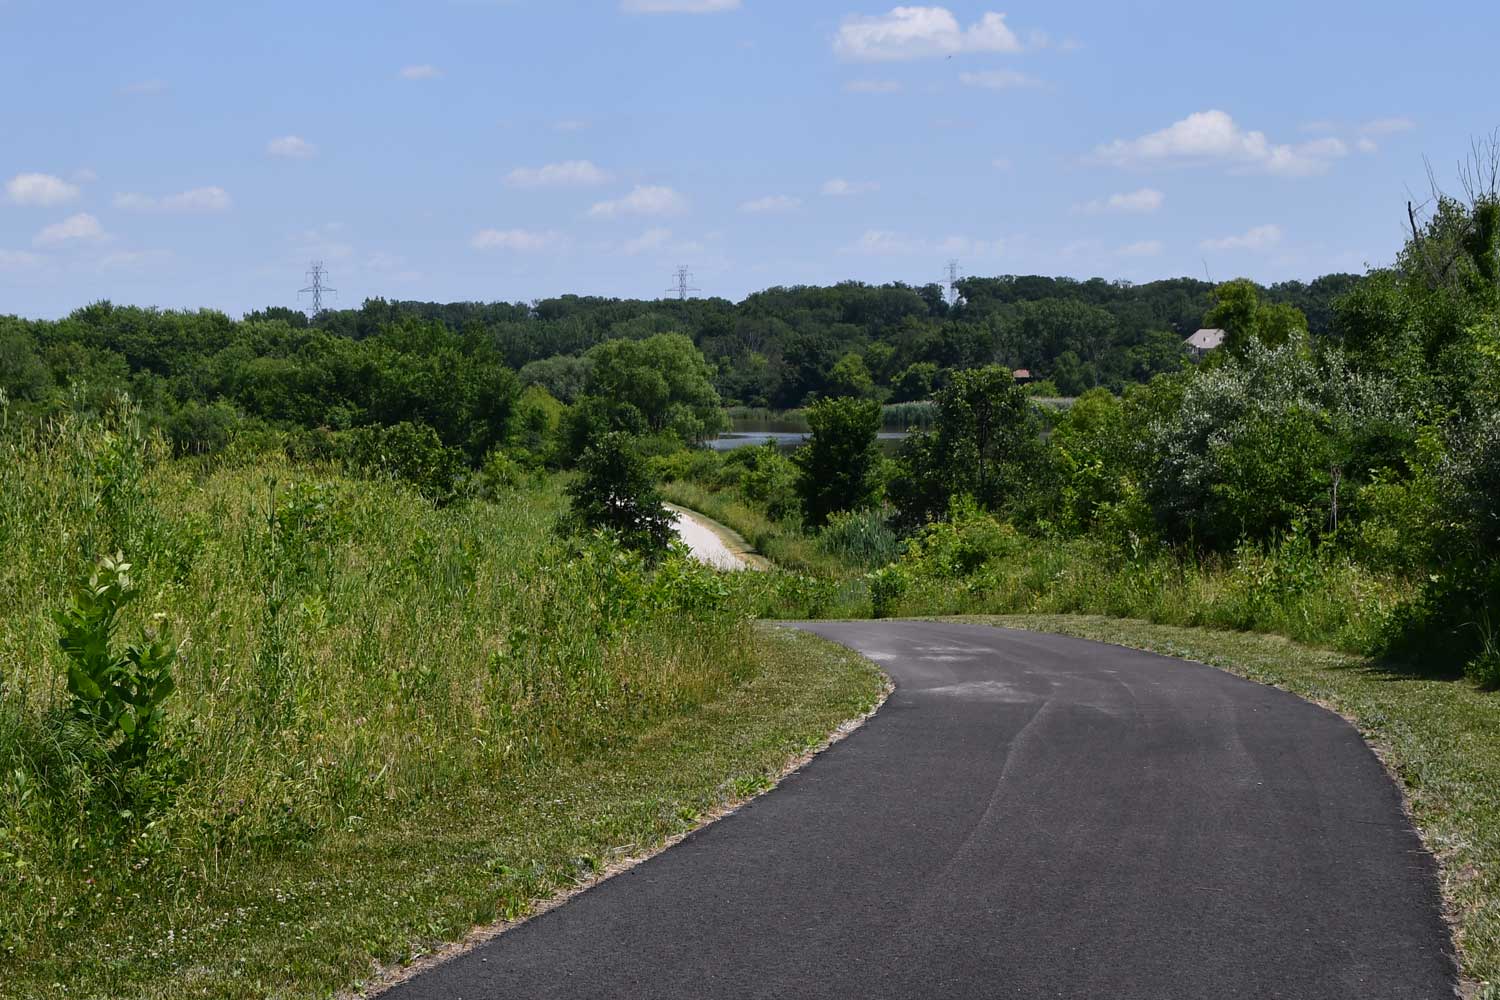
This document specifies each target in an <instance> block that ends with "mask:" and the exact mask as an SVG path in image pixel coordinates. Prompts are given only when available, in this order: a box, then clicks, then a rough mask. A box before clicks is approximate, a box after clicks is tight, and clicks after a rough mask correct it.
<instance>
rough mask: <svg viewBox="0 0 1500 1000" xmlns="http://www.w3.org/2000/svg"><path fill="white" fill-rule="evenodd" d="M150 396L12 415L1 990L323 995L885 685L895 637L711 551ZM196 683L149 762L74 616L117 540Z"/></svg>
mask: <svg viewBox="0 0 1500 1000" xmlns="http://www.w3.org/2000/svg"><path fill="white" fill-rule="evenodd" d="M561 507H562V500H561V496H560V493H559V491H558V490H557V488H556V486H555V484H549V485H546V486H543V487H539V488H536V489H534V490H530V491H527V492H526V493H524V495H517V496H514V497H510V498H508V499H507V500H506V502H503V503H486V502H468V503H463V504H459V505H455V506H452V507H448V508H434V507H433V506H432V505H431V504H430V503H428V502H426V501H424V500H423V499H421V498H420V497H419V496H417V495H415V494H414V493H412V492H410V491H408V490H406V489H403V488H401V487H398V486H396V485H393V484H390V483H384V482H366V481H354V480H350V479H347V478H345V477H343V476H342V475H340V474H338V473H337V472H336V471H334V470H331V469H317V468H307V467H302V466H294V465H292V464H290V463H288V462H286V461H285V460H281V459H274V458H261V457H248V458H245V459H243V460H240V461H229V462H224V463H220V464H217V465H215V466H208V465H200V464H194V463H187V462H180V461H170V460H167V459H166V458H165V457H164V456H163V455H162V454H161V451H160V449H159V448H158V447H157V446H155V445H153V444H152V443H151V442H150V441H149V440H146V439H143V438H141V437H140V435H139V434H138V433H136V432H135V431H134V430H133V429H132V428H131V427H130V426H129V425H128V422H127V423H125V424H121V425H117V426H115V427H113V428H109V429H106V428H103V427H100V426H97V425H93V424H86V423H79V422H66V423H64V424H62V425H59V426H56V427H53V428H52V429H50V430H49V431H48V432H47V433H46V434H44V435H42V436H40V437H32V438H23V437H21V436H19V435H16V434H14V433H13V434H11V435H10V436H9V437H4V438H0V550H3V551H5V552H6V553H7V558H6V560H5V561H4V562H3V563H0V683H3V689H0V995H3V996H6V997H63V996H67V997H97V998H104V997H110V998H115V997H169V996H170V997H177V996H193V995H196V996H209V997H215V998H221V997H223V998H231V997H233V998H240V997H243V998H250V997H267V996H274V997H316V996H327V995H329V993H330V992H332V991H334V990H336V989H339V988H343V987H346V986H349V985H350V984H352V983H354V982H356V981H359V980H362V979H366V978H368V977H369V976H371V974H372V970H373V969H374V968H375V963H377V962H378V963H396V962H401V961H404V960H406V959H409V958H411V957H413V956H415V955H417V954H420V953H422V952H423V951H425V950H428V949H430V948H432V947H433V946H434V945H435V943H437V942H441V941H444V940H449V939H452V938H454V937H458V936H461V935H462V934H464V933H465V932H466V931H467V930H468V929H469V928H470V926H471V925H472V924H474V923H476V922H481V923H482V922H485V921H489V920H492V919H496V918H503V917H513V916H516V915H518V914H521V913H524V912H526V910H527V908H528V907H530V906H531V905H533V904H534V902H535V901H537V900H540V899H545V898H546V897H548V896H550V895H551V894H553V893H555V892H556V891H558V890H560V889H564V888H567V887H568V886H571V885H574V884H576V883H577V882H578V881H579V880H580V879H587V878H588V877H590V875H591V873H593V872H595V871H597V870H599V869H600V868H601V867H603V866H606V865H608V864H609V863H610V862H611V861H612V860H614V859H616V858H618V857H622V856H627V855H632V854H637V853H640V852H642V851H647V850H650V849H651V848H652V847H653V846H655V845H658V844H660V843H661V842H662V840H663V839H664V838H667V837H670V836H672V835H673V834H676V833H679V832H681V831H683V830H684V829H687V828H688V827H690V826H691V825H693V824H694V823H695V822H696V821H697V819H698V817H700V816H702V815H704V814H706V813H709V812H711V811H712V810H714V809H715V808H716V807H717V806H718V805H719V804H721V803H722V802H724V801H726V800H732V799H734V798H737V797H739V796H741V795H744V794H747V793H750V792H753V791H756V790H759V789H761V788H764V787H765V786H766V784H767V783H768V780H769V776H771V775H774V774H776V773H778V771H779V769H780V768H781V766H782V765H783V764H784V763H785V762H786V760H787V759H789V758H790V757H793V756H795V755H796V754H797V753H799V752H802V751H803V750H805V749H806V748H807V747H808V746H809V745H812V744H815V743H817V742H818V741H820V740H821V739H822V738H824V737H825V736H826V735H827V734H828V732H830V731H831V730H832V729H833V728H835V726H837V725H838V724H839V723H840V722H841V721H843V720H845V719H848V718H850V717H853V716H856V715H859V714H860V713H861V712H863V711H864V710H865V709H867V708H868V707H869V706H870V705H871V704H872V702H873V700H874V699H875V698H876V697H877V696H878V692H879V690H880V687H881V683H882V682H881V679H880V677H879V675H878V674H876V673H875V672H874V671H873V670H872V669H871V668H870V667H869V665H868V664H864V663H862V662H860V661H858V660H856V659H854V658H853V657H850V656H847V655H844V654H840V653H835V652H831V651H829V650H828V649H827V648H825V647H822V646H820V645H817V644H815V643H811V642H808V641H806V640H800V639H795V638H786V637H781V636H777V635H771V634H768V633H763V632H760V631H757V630H756V629H755V627H754V626H753V625H752V624H751V623H750V621H749V615H748V613H747V609H746V607H745V605H744V603H743V600H742V597H741V595H739V594H738V593H737V592H736V591H735V590H734V589H733V588H730V587H728V586H726V585H725V584H724V583H723V582H722V580H721V578H720V577H718V576H717V575H716V574H713V573H711V572H709V571H707V570H706V569H703V568H701V567H698V566H697V565H696V564H693V563H691V562H690V561H686V560H675V559H674V560H669V561H668V562H667V563H666V564H664V565H663V566H662V567H661V568H659V569H647V568H646V567H643V566H642V565H641V564H640V563H638V562H637V561H635V560H634V559H632V558H630V557H628V556H625V555H623V554H622V553H620V552H619V550H617V549H615V548H614V547H613V546H609V545H605V544H602V543H588V542H584V543H579V542H574V541H569V540H566V539H562V538H560V537H558V536H557V535H556V534H555V532H554V531H553V525H554V522H555V519H556V517H557V515H558V513H559V512H560V510H561ZM116 550H119V551H121V552H123V553H124V554H125V558H126V559H127V560H128V561H130V562H131V563H132V564H133V566H132V569H131V571H130V575H131V577H132V578H133V585H134V589H135V591H136V594H137V596H136V599H135V600H134V602H133V603H131V604H129V605H127V606H126V608H125V610H124V612H123V613H122V615H121V617H120V620H119V623H118V625H117V627H116V628H115V630H114V631H115V633H116V634H115V635H114V637H113V645H114V648H115V650H116V651H117V652H118V651H120V650H122V649H123V647H124V645H125V643H126V642H127V641H129V640H131V639H132V638H133V637H134V636H135V635H136V633H137V631H138V630H139V629H142V628H150V629H152V630H154V631H155V632H156V633H157V634H158V635H160V636H163V637H169V639H168V641H169V645H170V648H175V649H176V650H177V657H176V660H175V662H174V663H173V664H172V667H171V670H172V673H173V676H174V677H175V679H176V682H177V689H176V691H175V692H173V693H172V694H171V696H170V697H169V698H168V699H167V701H166V702H165V703H164V704H165V713H166V714H165V722H164V726H163V728H162V729H161V732H160V736H159V739H158V740H157V742H156V743H155V744H154V745H153V746H152V747H151V749H150V753H149V754H148V755H146V756H145V757H144V758H143V759H142V760H139V761H131V762H128V763H127V762H125V761H124V760H123V759H122V758H121V757H120V755H119V747H120V745H121V744H118V740H119V734H117V733H116V734H102V733H101V731H100V730H99V728H98V727H97V725H96V724H94V723H86V722H84V721H82V720H81V719H80V718H79V716H78V714H77V711H76V710H75V708H74V707H73V702H74V698H73V696H72V695H70V693H69V690H68V687H67V685H66V684H65V677H66V671H65V667H66V666H67V662H68V661H67V657H65V655H64V653H63V652H62V650H61V649H60V648H59V646H58V641H57V637H58V626H57V624H56V623H55V622H54V621H53V615H54V613H56V612H57V611H59V610H61V609H63V608H64V607H66V606H67V605H68V603H69V600H70V597H69V595H70V592H71V591H72V590H73V588H75V587H76V586H78V585H79V584H80V583H81V582H82V581H83V580H85V579H86V578H87V577H88V574H89V572H90V570H91V568H92V567H94V566H95V565H96V564H97V561H98V560H99V559H100V558H101V557H103V556H104V555H106V554H108V553H111V552H114V551H116Z"/></svg>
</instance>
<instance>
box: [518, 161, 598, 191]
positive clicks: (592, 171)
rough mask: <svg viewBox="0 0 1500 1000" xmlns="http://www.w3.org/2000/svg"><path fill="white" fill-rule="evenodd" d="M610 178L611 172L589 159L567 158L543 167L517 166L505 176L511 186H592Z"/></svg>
mask: <svg viewBox="0 0 1500 1000" xmlns="http://www.w3.org/2000/svg"><path fill="white" fill-rule="evenodd" d="M608 180H609V173H608V172H607V171H604V170H601V169H599V168H598V167H596V166H594V165H593V164H592V163H590V162H589V161H588V160H567V161H565V162H563V163H549V164H547V165H546V166H543V167H517V168H516V169H514V170H512V171H511V172H510V173H509V174H507V175H506V177H505V183H507V184H509V185H510V186H511V187H520V188H540V187H590V186H592V185H595V184H603V183H605V182H607V181H608Z"/></svg>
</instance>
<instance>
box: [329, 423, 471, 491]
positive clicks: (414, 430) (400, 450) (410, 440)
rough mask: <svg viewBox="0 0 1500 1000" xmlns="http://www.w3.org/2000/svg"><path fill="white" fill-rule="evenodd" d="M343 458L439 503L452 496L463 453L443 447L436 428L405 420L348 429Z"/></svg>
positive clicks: (364, 472) (357, 468)
mask: <svg viewBox="0 0 1500 1000" xmlns="http://www.w3.org/2000/svg"><path fill="white" fill-rule="evenodd" d="M344 458H345V462H346V463H347V464H348V465H349V467H350V468H351V470H352V471H355V472H357V473H360V474H362V475H365V476H382V477H389V478H391V479H395V480H398V481H400V482H404V483H408V484H410V485H411V486H413V487H415V488H416V490H417V492H419V493H421V494H422V495H423V496H424V497H426V498H427V499H428V500H431V501H432V502H433V503H436V504H439V505H441V504H444V503H447V502H449V501H450V500H452V499H453V497H454V486H455V484H456V482H457V480H458V477H459V475H460V473H461V472H462V471H463V467H464V459H463V453H462V452H461V451H459V450H458V449H456V448H447V447H444V446H443V442H442V440H441V439H440V438H439V437H438V434H437V431H435V430H433V429H432V428H431V427H429V426H427V425H426V424H414V423H409V422H407V421H402V422H401V423H399V424H394V425H392V426H390V427H360V428H357V429H355V430H352V431H349V432H348V434H347V435H346V436H345V438H344Z"/></svg>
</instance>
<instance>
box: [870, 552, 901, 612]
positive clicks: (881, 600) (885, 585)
mask: <svg viewBox="0 0 1500 1000" xmlns="http://www.w3.org/2000/svg"><path fill="white" fill-rule="evenodd" d="M865 580H866V581H867V582H868V583H869V585H870V614H871V616H872V617H875V618H889V617H890V615H891V612H892V611H893V610H894V609H895V605H896V602H897V601H899V600H901V598H902V597H903V596H904V595H905V594H906V589H907V587H909V586H910V585H911V581H910V579H908V577H907V575H906V571H905V570H903V569H902V568H901V566H900V565H897V564H892V565H890V566H885V567H882V568H881V569H877V570H876V571H875V572H873V573H871V574H870V575H869V576H867V577H865Z"/></svg>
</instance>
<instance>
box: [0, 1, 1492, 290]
mask: <svg viewBox="0 0 1500 1000" xmlns="http://www.w3.org/2000/svg"><path fill="white" fill-rule="evenodd" d="M0 37H3V39H4V42H5V50H6V53H7V58H6V59H5V60H4V61H3V62H0V87H3V88H4V93H6V94H7V95H9V98H10V99H9V100H7V101H5V102H4V103H3V104H0V184H3V188H0V313H19V314H22V315H31V316H56V315H61V314H64V313H66V312H68V311H69V310H71V309H72V308H74V307H76V306H79V305H82V304H84V303H86V302H88V301H92V300H95V299H100V298H108V299H112V300H114V301H116V302H129V303H135V304H141V305H156V306H161V307H163V308H176V307H194V308H196V307H198V306H211V307H215V308H220V309H225V310H227V311H229V312H231V313H232V314H238V313H240V312H241V311H243V310H246V309H251V308H257V307H260V306H263V305H268V304H286V305H295V304H296V303H297V296H296V291H297V289H298V288H299V287H301V285H302V284H303V283H304V282H303V275H304V272H305V270H306V265H307V263H308V262H309V261H310V260H312V259H322V260H324V261H325V262H326V264H327V266H328V268H329V271H330V276H331V283H332V284H333V285H334V286H335V287H336V288H338V289H339V295H338V297H337V298H336V299H335V300H334V302H335V304H337V305H343V306H357V305H358V304H359V303H360V302H361V301H362V300H363V299H364V298H366V297H369V296H375V295H384V296H386V297H388V298H419V299H433V300H444V301H446V300H456V299H481V300H490V299H505V300H526V299H532V298H538V297H542V296H546V295H553V294H558V293H562V292H580V293H592V294H604V295H620V296H633V297H652V296H655V295H659V294H661V293H662V292H663V291H664V290H665V289H666V288H667V286H668V284H669V283H670V281H671V277H672V270H673V268H674V267H675V266H676V265H677V264H679V263H685V264H688V265H690V266H691V267H692V270H693V273H694V275H695V278H696V281H695V284H696V285H697V286H698V287H700V288H701V289H702V290H703V292H704V294H715V295H724V296H727V297H731V298H739V297H741V296H743V295H745V294H746V293H748V292H750V291H753V290H755V289H758V288H763V287H766V286H768V285H775V284H799V283H827V282H833V281H837V280H841V279H846V278H858V279H862V280H866V281H872V282H879V281H888V280H903V281H908V282H913V283H923V282H926V281H930V280H936V279H938V278H939V276H940V275H941V274H942V272H943V268H944V265H945V263H946V262H947V260H948V259H950V258H957V259H958V260H959V261H960V262H961V265H962V267H963V269H964V271H965V272H966V273H969V274H979V275H989V274H1002V273H1045V274H1069V275H1075V276H1079V277H1088V276H1093V275H1100V276H1104V277H1108V278H1127V279H1131V280H1135V281H1144V280H1150V279H1152V278H1158V277H1170V276H1178V275H1193V276H1202V275H1203V274H1204V271H1205V264H1206V268H1207V271H1208V273H1209V274H1211V275H1212V277H1213V278H1214V279H1215V280H1223V279H1226V278H1229V277H1233V276H1236V275H1249V276H1251V277H1254V278H1257V279H1260V280H1277V279H1283V278H1293V277H1295V278H1303V279H1307V278H1311V277H1314V276H1316V275H1318V274H1321V273H1324V272H1327V271H1330V270H1356V271H1357V270H1363V269H1364V267H1365V266H1366V264H1377V265H1378V264H1382V263H1386V262H1388V261H1389V260H1390V259H1391V258H1392V256H1393V255H1394V253H1395V252H1396V250H1397V249H1398V247H1399V246H1400V242H1401V233H1402V226H1403V224H1404V221H1405V220H1404V211H1405V209H1404V205H1405V201H1406V199H1407V197H1408V196H1409V195H1411V194H1416V195H1418V196H1419V197H1421V196H1425V193H1426V190H1427V181H1426V168H1425V166H1424V160H1423V157H1424V156H1428V157H1430V158H1431V160H1432V162H1433V166H1434V169H1435V171H1436V173H1437V175H1438V177H1439V179H1440V180H1444V181H1450V180H1451V179H1452V177H1453V174H1454V169H1453V166H1452V165H1453V163H1454V162H1455V161H1456V160H1457V158H1458V157H1459V156H1461V155H1462V154H1463V153H1464V152H1465V151H1466V150H1467V148H1468V145H1469V140H1470V137H1471V136H1474V135H1478V134H1484V133H1488V132H1489V131H1490V130H1491V129H1492V128H1494V127H1495V126H1496V125H1500V112H1497V111H1496V110H1495V107H1494V102H1493V100H1492V98H1491V96H1490V95H1492V94H1493V92H1494V90H1495V84H1496V82H1497V79H1500V71H1497V69H1496V68H1495V67H1496V64H1495V62H1494V60H1493V59H1492V53H1491V47H1492V44H1493V40H1494V39H1495V38H1496V37H1500V8H1497V7H1496V5H1493V4H1478V3H1473V4H1458V5H1450V6H1448V7H1446V8H1445V9H1444V15H1443V16H1442V17H1436V16H1431V17H1429V16H1425V15H1423V14H1421V13H1420V12H1418V11H1416V10H1415V9H1414V8H1412V7H1411V6H1410V5H1400V6H1398V5H1395V4H1384V3H1370V2H1364V3H1358V4H1356V3H1342V2H1319V3H1307V2H1305V0H1304V2H1300V3H1295V4H1294V3H1285V2H1278V0H1271V2H1262V3H1255V4H1248V3H1247V4H1234V5H1232V6H1231V5H1227V4H1204V3H1202V2H1196V3H1178V2H1154V3H1153V2H1147V3H1132V4H1120V3H1108V4H1104V3H1075V4H1061V3H1047V4H1044V3H1037V2H1033V3H1028V4H1017V3H1007V4H1005V5H1003V6H997V5H995V4H987V3H967V2H964V3H958V2H953V3H949V4H948V5H947V6H902V7H892V6H890V4H889V0H887V2H884V3H881V2H872V0H831V2H822V0H806V2H792V0H598V2H559V0H552V2H544V0H425V2H418V0H396V2H386V3H374V2H365V3H353V2H347V0H324V2H320V3H316V4H309V3H295V4H293V3H281V2H265V3H257V4H221V3H202V2H200V3H165V2H149V0H147V2H139V3H130V4H119V3H102V2H93V3H88V2H79V3H66V2H62V0H0Z"/></svg>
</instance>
